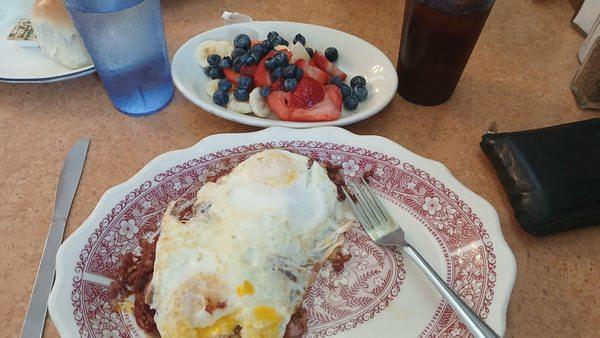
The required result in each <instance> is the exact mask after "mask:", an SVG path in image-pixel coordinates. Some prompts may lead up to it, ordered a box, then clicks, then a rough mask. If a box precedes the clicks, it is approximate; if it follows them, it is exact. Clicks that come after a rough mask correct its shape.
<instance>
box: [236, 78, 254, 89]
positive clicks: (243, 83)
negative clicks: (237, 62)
mask: <svg viewBox="0 0 600 338" xmlns="http://www.w3.org/2000/svg"><path fill="white" fill-rule="evenodd" d="M250 86H252V79H251V78H249V77H247V76H240V78H239V79H238V88H241V89H248V88H250Z"/></svg>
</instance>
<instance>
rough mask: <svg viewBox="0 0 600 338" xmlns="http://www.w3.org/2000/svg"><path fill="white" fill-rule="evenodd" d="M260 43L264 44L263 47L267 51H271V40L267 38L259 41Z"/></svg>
mask: <svg viewBox="0 0 600 338" xmlns="http://www.w3.org/2000/svg"><path fill="white" fill-rule="evenodd" d="M260 44H261V45H263V46H265V48H266V49H267V51H271V50H273V43H272V42H271V40H269V39H267V40H264V41H263V42H261V43H260Z"/></svg>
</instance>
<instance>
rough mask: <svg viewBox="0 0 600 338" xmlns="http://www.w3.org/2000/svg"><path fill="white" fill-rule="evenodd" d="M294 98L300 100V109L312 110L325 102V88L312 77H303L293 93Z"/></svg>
mask: <svg viewBox="0 0 600 338" xmlns="http://www.w3.org/2000/svg"><path fill="white" fill-rule="evenodd" d="M292 96H294V97H295V98H297V99H298V100H299V102H300V105H297V106H298V107H299V108H310V107H312V106H314V105H315V104H317V103H319V102H321V101H323V98H324V97H325V88H324V87H323V86H322V85H321V84H320V83H318V82H317V81H315V80H313V79H312V78H311V77H309V76H303V77H302V79H300V81H299V82H298V86H296V89H294V91H293V92H292Z"/></svg>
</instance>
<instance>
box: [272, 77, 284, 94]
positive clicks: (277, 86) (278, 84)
mask: <svg viewBox="0 0 600 338" xmlns="http://www.w3.org/2000/svg"><path fill="white" fill-rule="evenodd" d="M278 90H283V80H282V79H278V80H277V81H275V82H273V84H272V85H271V91H272V92H276V91H278Z"/></svg>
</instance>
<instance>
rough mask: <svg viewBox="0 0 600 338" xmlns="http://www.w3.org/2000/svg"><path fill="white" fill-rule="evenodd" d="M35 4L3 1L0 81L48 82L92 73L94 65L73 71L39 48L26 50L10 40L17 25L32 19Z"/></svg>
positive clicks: (30, 0)
mask: <svg viewBox="0 0 600 338" xmlns="http://www.w3.org/2000/svg"><path fill="white" fill-rule="evenodd" d="M34 3H35V1H34V0H0V82H13V83H46V82H56V81H62V80H68V79H74V78H78V77H82V76H85V75H88V74H91V73H93V72H94V71H95V68H94V66H93V65H90V66H86V67H82V68H79V69H71V68H68V67H65V66H63V65H61V64H60V63H58V62H56V61H54V60H52V59H51V58H49V57H47V56H46V55H44V54H43V53H42V51H41V50H40V48H39V47H23V46H22V45H20V44H19V43H18V42H15V41H10V40H8V39H7V36H8V34H9V33H10V31H11V30H12V28H13V27H14V25H15V23H17V22H18V21H19V20H20V19H23V18H29V17H30V16H31V8H32V7H33V4H34Z"/></svg>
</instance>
